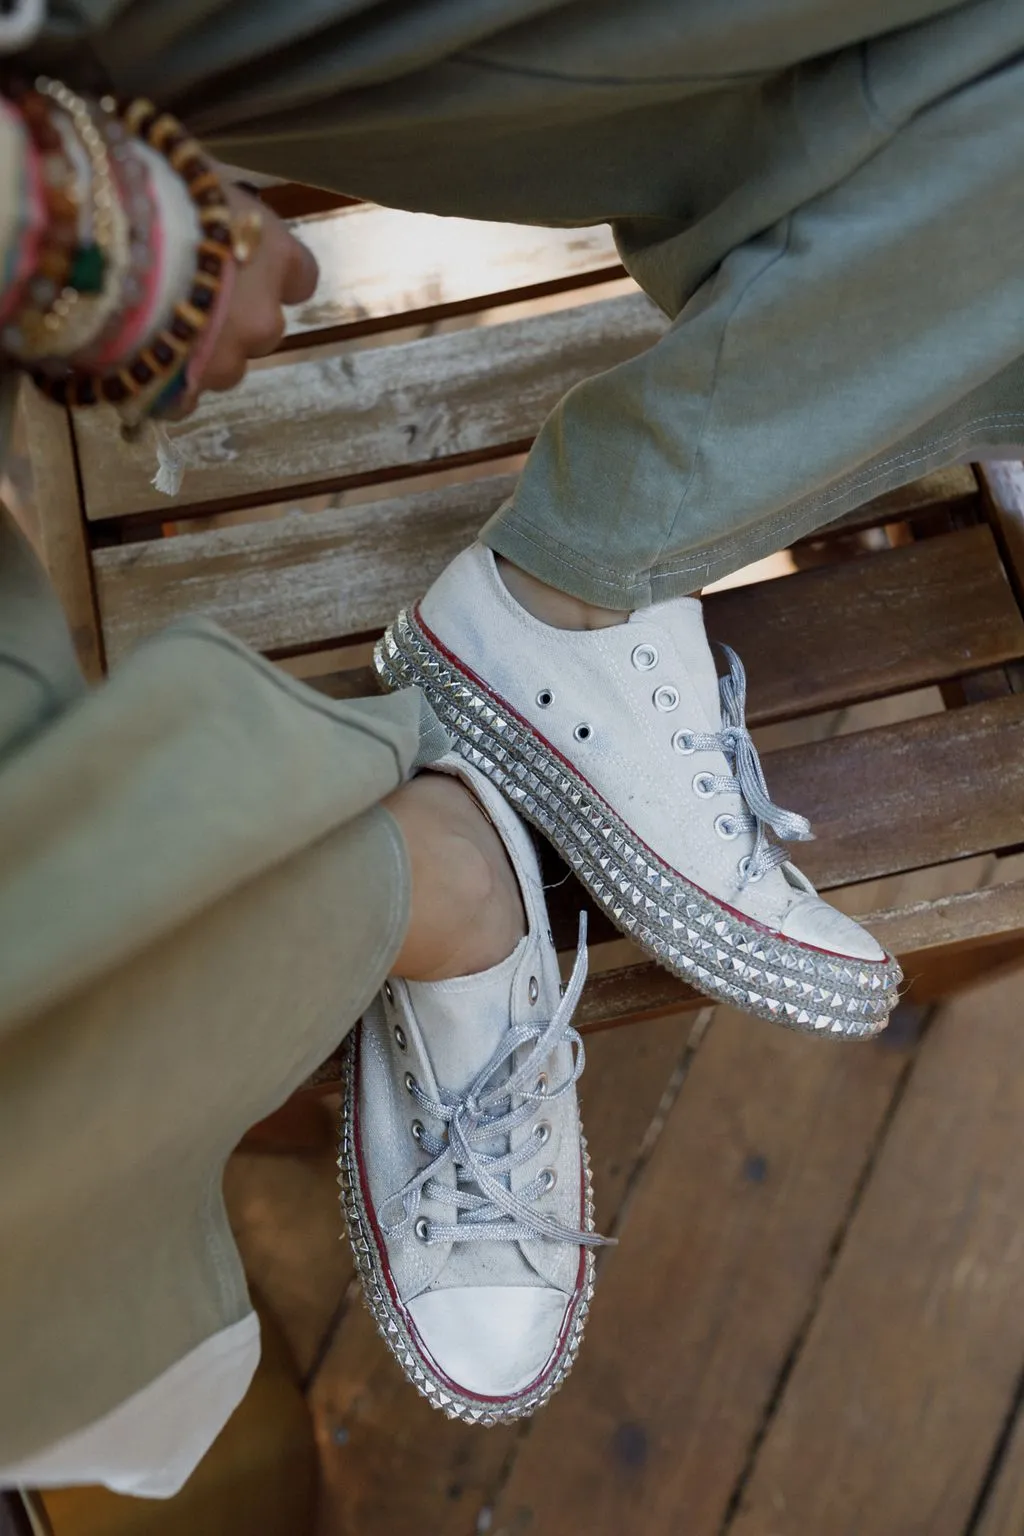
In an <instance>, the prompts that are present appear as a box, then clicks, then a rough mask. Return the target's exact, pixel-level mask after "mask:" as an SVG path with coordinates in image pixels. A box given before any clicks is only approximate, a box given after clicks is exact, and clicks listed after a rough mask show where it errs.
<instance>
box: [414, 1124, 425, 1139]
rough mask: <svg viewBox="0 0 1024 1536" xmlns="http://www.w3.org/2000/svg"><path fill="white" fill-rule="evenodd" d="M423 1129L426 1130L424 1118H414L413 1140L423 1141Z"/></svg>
mask: <svg viewBox="0 0 1024 1536" xmlns="http://www.w3.org/2000/svg"><path fill="white" fill-rule="evenodd" d="M423 1130H424V1126H423V1121H422V1120H414V1121H413V1123H412V1139H413V1141H422V1140H423Z"/></svg>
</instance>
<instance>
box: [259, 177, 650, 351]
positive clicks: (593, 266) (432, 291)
mask: <svg viewBox="0 0 1024 1536" xmlns="http://www.w3.org/2000/svg"><path fill="white" fill-rule="evenodd" d="M292 229H293V233H294V234H295V235H296V236H297V237H298V238H299V239H300V240H301V241H302V242H303V243H304V244H305V245H307V246H308V247H309V249H310V250H311V251H312V252H313V255H314V256H315V257H316V259H317V261H318V262H319V264H320V282H319V284H318V286H317V290H316V293H315V294H314V295H313V297H312V298H311V299H310V301H309V303H308V304H303V305H299V306H297V307H296V308H295V309H293V310H292V311H291V312H290V315H289V324H288V340H287V342H286V345H291V346H294V345H295V344H296V342H297V341H299V340H301V341H303V342H308V340H309V339H310V333H311V332H314V331H318V332H325V333H327V334H329V335H332V336H337V335H346V334H352V333H354V332H359V331H365V330H371V329H380V327H381V323H382V322H384V321H392V322H397V323H399V324H402V325H413V324H417V323H421V322H422V321H424V320H425V319H434V320H436V319H439V318H441V317H442V316H444V315H451V314H456V313H460V312H464V311H466V310H469V309H480V308H483V307H485V305H486V304H488V303H490V304H494V303H498V302H508V300H509V299H510V298H512V297H515V298H516V299H520V298H532V297H535V296H537V295H539V294H543V293H555V292H558V291H559V290H561V289H565V288H572V287H579V286H580V284H581V283H584V282H594V281H604V280H607V279H609V278H614V277H620V276H621V275H622V266H621V264H620V262H619V258H618V254H617V252H616V250H615V242H614V240H613V239H612V233H611V230H610V229H609V228H608V226H607V225H606V224H601V225H597V226H595V227H594V228H589V229H543V228H536V227H534V226H532V225H525V224H492V223H486V222H483V221H480V220H475V219H452V218H438V217H436V216H435V215H433V214H427V213H405V212H403V211H402V210H401V209H397V208H377V207H375V206H374V205H373V204H372V203H360V204H357V205H355V206H354V207H351V208H345V209H343V210H342V211H341V212H340V213H334V214H331V215H326V216H321V217H320V218H315V219H303V220H301V221H299V222H297V223H295V224H293V226H292Z"/></svg>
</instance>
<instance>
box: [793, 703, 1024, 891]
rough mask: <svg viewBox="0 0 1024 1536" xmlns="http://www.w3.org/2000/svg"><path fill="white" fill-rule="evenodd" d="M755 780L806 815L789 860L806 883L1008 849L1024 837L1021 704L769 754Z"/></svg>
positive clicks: (831, 882) (975, 707) (979, 708)
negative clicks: (803, 835)
mask: <svg viewBox="0 0 1024 1536" xmlns="http://www.w3.org/2000/svg"><path fill="white" fill-rule="evenodd" d="M765 772H766V775H767V779H768V784H769V786H770V788H771V791H772V796H773V798H774V799H775V800H777V801H778V803H780V804H782V805H793V806H799V808H800V810H801V811H802V812H803V814H804V815H806V816H809V817H810V820H811V824H812V826H813V827H814V829H815V831H816V833H817V841H815V842H813V843H804V844H801V845H799V847H798V848H797V849H796V862H797V863H798V864H799V865H800V868H801V869H803V870H805V871H806V873H807V874H808V875H809V876H810V878H811V879H812V880H814V881H815V883H816V884H820V885H824V886H835V885H852V884H854V883H855V882H857V881H858V880H872V879H876V878H878V877H879V876H881V875H891V874H895V873H897V872H898V871H900V870H904V869H915V868H921V867H923V866H925V865H928V864H941V863H944V862H945V861H946V860H947V859H962V858H966V857H968V856H969V855H970V854H975V853H983V852H986V851H989V850H998V849H1001V848H1008V847H1011V846H1014V845H1016V844H1017V843H1019V842H1020V841H1021V840H1022V836H1024V697H1021V696H1020V695H1015V696H1012V697H1010V698H1006V699H999V700H996V701H994V702H991V703H985V704H972V705H969V706H967V707H966V708H964V709H955V710H948V711H944V712H942V713H941V714H935V715H926V716H924V717H923V718H922V719H917V720H908V721H905V722H903V723H902V724H899V725H892V726H882V727H879V728H878V729H877V730H873V731H861V732H858V733H857V734H855V735H852V736H839V737H835V738H833V739H832V740H830V741H821V742H813V743H811V744H809V745H807V746H804V747H798V748H792V749H788V750H786V751H780V752H772V753H770V754H769V755H768V756H767V757H766V759H765ZM996 785H998V792H997V793H987V792H985V791H986V789H987V788H988V787H990V786H996Z"/></svg>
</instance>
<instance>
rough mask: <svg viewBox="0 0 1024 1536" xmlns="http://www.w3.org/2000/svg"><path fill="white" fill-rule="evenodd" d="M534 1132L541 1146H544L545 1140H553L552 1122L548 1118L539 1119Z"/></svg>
mask: <svg viewBox="0 0 1024 1536" xmlns="http://www.w3.org/2000/svg"><path fill="white" fill-rule="evenodd" d="M533 1134H534V1135H535V1136H536V1138H537V1140H538V1141H539V1142H540V1144H541V1146H544V1144H545V1142H548V1141H550V1140H551V1122H550V1121H548V1120H538V1121H537V1124H536V1125H535V1126H534V1128H533Z"/></svg>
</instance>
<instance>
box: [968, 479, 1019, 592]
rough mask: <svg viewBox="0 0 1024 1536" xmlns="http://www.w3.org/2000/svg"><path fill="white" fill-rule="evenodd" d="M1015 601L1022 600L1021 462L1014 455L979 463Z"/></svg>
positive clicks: (993, 523)
mask: <svg viewBox="0 0 1024 1536" xmlns="http://www.w3.org/2000/svg"><path fill="white" fill-rule="evenodd" d="M979 469H980V471H981V477H982V484H983V485H984V487H985V492H986V498H987V502H988V506H989V513H990V516H991V520H992V525H993V527H994V528H995V529H996V531H997V533H998V535H999V540H1000V543H1001V545H1002V548H1003V551H1004V553H1005V555H1006V561H1007V565H1008V567H1009V570H1010V579H1011V580H1012V582H1013V584H1014V589H1015V591H1016V593H1017V598H1018V601H1020V602H1021V603H1022V604H1024V464H1022V463H1020V462H1019V461H1018V460H1016V459H1012V460H1010V459H1007V460H999V461H994V462H992V463H990V464H982V465H980V466H979Z"/></svg>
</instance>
